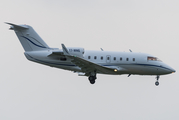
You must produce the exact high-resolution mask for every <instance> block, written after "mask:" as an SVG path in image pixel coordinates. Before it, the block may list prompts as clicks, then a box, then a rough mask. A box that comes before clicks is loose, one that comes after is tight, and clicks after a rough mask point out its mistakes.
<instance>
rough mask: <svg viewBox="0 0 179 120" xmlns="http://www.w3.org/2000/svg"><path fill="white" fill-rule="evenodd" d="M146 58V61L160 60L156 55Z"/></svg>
mask: <svg viewBox="0 0 179 120" xmlns="http://www.w3.org/2000/svg"><path fill="white" fill-rule="evenodd" d="M147 60H148V61H161V60H160V59H158V58H157V57H150V56H148V57H147Z"/></svg>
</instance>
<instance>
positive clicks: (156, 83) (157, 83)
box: [155, 75, 160, 86]
mask: <svg viewBox="0 0 179 120" xmlns="http://www.w3.org/2000/svg"><path fill="white" fill-rule="evenodd" d="M159 78H160V76H159V75H157V77H156V79H157V81H156V82H155V85H156V86H158V85H159V82H158V80H159Z"/></svg>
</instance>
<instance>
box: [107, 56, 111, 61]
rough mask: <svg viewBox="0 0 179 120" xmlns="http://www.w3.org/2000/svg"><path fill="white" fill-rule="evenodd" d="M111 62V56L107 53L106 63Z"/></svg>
mask: <svg viewBox="0 0 179 120" xmlns="http://www.w3.org/2000/svg"><path fill="white" fill-rule="evenodd" d="M110 62H111V56H110V55H107V56H106V63H110Z"/></svg>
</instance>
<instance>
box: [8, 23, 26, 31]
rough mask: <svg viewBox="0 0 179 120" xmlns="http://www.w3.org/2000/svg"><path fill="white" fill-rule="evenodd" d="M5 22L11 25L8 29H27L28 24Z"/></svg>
mask: <svg viewBox="0 0 179 120" xmlns="http://www.w3.org/2000/svg"><path fill="white" fill-rule="evenodd" d="M5 23H6V24H8V25H12V26H11V27H10V28H9V29H10V30H14V28H17V29H28V26H27V25H15V24H12V23H8V22H5Z"/></svg>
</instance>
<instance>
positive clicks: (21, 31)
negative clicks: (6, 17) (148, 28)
mask: <svg viewBox="0 0 179 120" xmlns="http://www.w3.org/2000/svg"><path fill="white" fill-rule="evenodd" d="M6 24H9V25H11V27H10V28H9V29H10V30H14V31H15V33H16V35H17V37H18V39H19V41H20V43H21V44H22V46H23V48H24V50H25V51H40V50H47V49H50V48H49V46H48V45H47V44H46V43H45V42H44V41H43V40H42V38H41V37H40V36H39V35H38V34H37V33H36V32H35V30H34V29H33V28H32V27H31V26H29V25H15V24H12V23H6Z"/></svg>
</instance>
